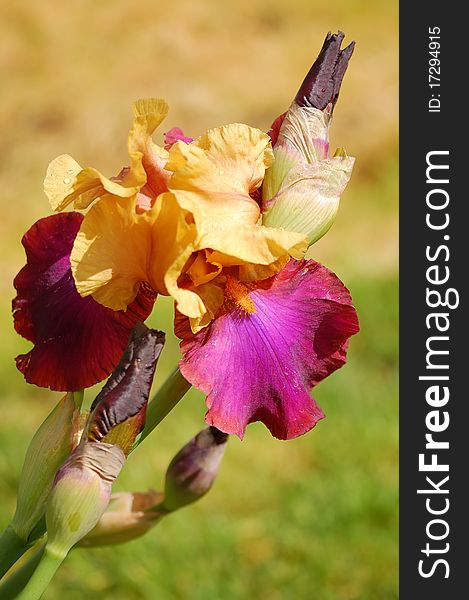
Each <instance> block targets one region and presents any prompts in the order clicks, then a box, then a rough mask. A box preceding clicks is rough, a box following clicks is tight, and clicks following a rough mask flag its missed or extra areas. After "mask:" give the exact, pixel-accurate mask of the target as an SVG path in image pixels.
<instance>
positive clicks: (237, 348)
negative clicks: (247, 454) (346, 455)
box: [176, 260, 359, 439]
mask: <svg viewBox="0 0 469 600" xmlns="http://www.w3.org/2000/svg"><path fill="white" fill-rule="evenodd" d="M358 330H359V326H358V319H357V315H356V312H355V309H354V307H353V305H352V299H351V297H350V294H349V292H348V290H347V289H346V288H345V287H344V285H343V284H342V283H341V281H340V280H339V279H338V278H337V277H336V275H334V274H333V273H332V272H331V271H329V270H328V269H326V268H325V267H323V266H321V265H320V264H319V263H316V262H314V261H311V260H310V261H304V260H302V261H295V260H291V261H290V262H289V263H288V264H287V265H286V267H285V268H284V269H283V270H282V271H281V272H280V273H278V274H277V275H276V276H274V277H272V278H270V279H267V280H265V281H262V282H258V283H257V284H242V283H240V282H239V281H237V280H232V279H231V278H227V283H226V285H225V303H224V305H223V307H222V308H221V310H220V311H219V312H218V314H217V315H216V318H215V319H214V320H213V322H212V323H210V325H209V326H208V327H207V328H205V329H203V330H201V331H199V332H198V333H197V334H193V333H192V332H191V330H190V326H189V323H188V320H187V319H184V318H182V317H181V316H178V317H177V319H176V334H177V335H178V336H179V337H180V338H182V340H183V341H182V342H181V349H182V352H183V355H184V358H183V359H182V361H181V363H180V367H181V372H182V373H183V375H184V377H185V378H186V379H187V380H188V381H190V382H191V383H192V384H193V385H195V386H196V387H198V388H199V389H201V390H202V391H203V392H204V393H205V394H207V407H208V409H209V410H208V412H207V416H206V421H207V423H208V424H210V425H214V426H215V427H217V428H219V429H221V430H222V431H224V432H226V433H234V434H236V435H238V436H240V437H242V436H243V435H244V431H245V428H246V426H247V424H248V423H251V422H253V421H262V422H263V423H265V425H266V426H267V427H268V428H269V430H270V431H271V433H272V434H273V435H274V436H275V437H277V438H280V439H290V438H294V437H296V436H298V435H301V434H303V433H305V432H307V431H309V430H310V429H311V428H312V427H314V425H315V424H316V423H317V421H318V420H319V419H321V418H323V416H324V415H323V412H322V410H321V409H320V408H319V406H318V405H317V404H316V402H315V401H314V399H313V398H311V396H310V395H309V392H310V390H311V388H312V387H314V386H315V385H316V384H317V383H319V382H320V381H321V380H322V379H324V378H325V377H327V376H328V375H329V374H330V373H332V372H333V371H335V370H336V369H338V368H339V367H341V366H342V365H343V364H344V363H345V361H346V350H347V345H348V339H349V337H350V336H352V335H354V334H355V333H357V332H358Z"/></svg>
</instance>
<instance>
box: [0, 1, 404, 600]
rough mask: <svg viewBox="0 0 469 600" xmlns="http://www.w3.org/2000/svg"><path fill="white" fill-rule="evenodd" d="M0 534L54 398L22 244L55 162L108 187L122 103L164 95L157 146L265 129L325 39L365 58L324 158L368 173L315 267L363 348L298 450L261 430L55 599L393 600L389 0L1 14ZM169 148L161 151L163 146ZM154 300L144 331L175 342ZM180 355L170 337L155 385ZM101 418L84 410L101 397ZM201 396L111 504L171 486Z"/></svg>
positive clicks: (182, 410) (197, 422)
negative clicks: (335, 288)
mask: <svg viewBox="0 0 469 600" xmlns="http://www.w3.org/2000/svg"><path fill="white" fill-rule="evenodd" d="M0 6H1V9H2V13H3V15H2V19H1V20H0V70H1V71H2V72H4V75H3V76H2V80H3V84H2V94H1V97H0V103H1V104H0V131H1V135H0V154H1V157H2V159H1V161H0V179H1V182H0V186H1V187H0V189H1V198H0V203H1V209H2V218H1V219H0V326H1V341H0V402H1V419H0V499H1V511H0V526H3V525H4V524H6V523H7V522H8V520H9V518H10V516H11V514H12V512H13V510H14V504H15V494H16V487H17V483H18V476H19V472H20V468H21V464H22V460H23V456H24V452H25V449H26V447H27V443H28V440H29V439H30V437H31V435H32V434H33V432H34V431H35V429H36V428H37V426H38V425H39V423H40V422H41V421H42V420H43V418H44V417H45V416H46V414H47V413H48V412H49V410H50V409H51V408H52V406H53V405H54V404H55V402H57V400H58V398H59V395H58V394H55V393H52V392H48V391H46V390H40V389H38V388H35V387H33V386H27V385H26V384H25V383H24V382H23V380H22V377H21V376H20V374H19V373H18V372H17V371H16V369H15V366H14V361H13V358H14V356H16V354H18V353H20V352H23V351H25V350H27V349H28V348H29V347H30V346H29V344H28V343H27V342H25V341H24V340H21V339H19V338H18V337H17V336H16V335H15V333H14V332H13V328H12V321H11V315H10V303H11V298H12V297H13V295H14V290H13V287H12V279H13V277H14V275H15V273H16V272H17V271H18V270H19V268H20V267H21V266H22V265H23V263H24V256H23V251H22V248H21V246H20V243H19V240H20V236H21V235H22V233H24V231H25V230H26V229H27V228H28V227H29V226H30V225H31V224H32V223H33V222H34V221H35V220H36V219H37V218H39V217H41V216H44V215H46V214H48V213H49V207H48V204H47V201H46V199H45V197H44V196H43V194H42V191H41V190H42V179H43V176H44V172H45V168H46V166H47V164H48V162H49V161H50V160H51V159H52V158H53V157H55V156H57V155H58V154H61V153H64V152H68V153H70V154H72V155H73V156H74V157H75V158H76V159H77V160H78V161H79V162H80V163H81V164H83V165H93V166H96V167H98V168H100V169H101V170H102V171H103V172H104V173H106V174H109V175H111V174H115V173H117V172H118V171H119V170H120V168H121V166H123V164H124V163H125V160H126V148H125V143H126V135H127V130H128V127H129V124H130V120H131V115H130V104H131V102H132V101H133V100H134V99H136V98H139V97H146V96H161V97H164V98H165V99H166V100H168V102H169V103H170V106H171V113H170V116H169V118H168V120H167V122H166V123H165V125H164V127H166V129H168V128H169V127H172V126H174V125H178V126H180V127H182V128H183V129H184V130H185V131H186V133H187V134H189V135H193V136H197V135H199V134H201V133H202V132H203V131H204V130H205V129H206V128H208V127H212V126H217V125H221V124H224V123H228V122H233V121H240V122H246V123H248V124H250V125H252V126H256V127H259V128H261V129H264V130H266V129H267V128H268V126H269V124H270V122H271V121H272V120H273V118H274V117H276V116H277V115H278V114H279V113H280V112H283V111H284V110H285V109H286V108H287V106H288V105H289V103H290V101H291V98H292V97H293V96H294V94H295V93H296V90H297V88H298V86H299V84H300V83H301V81H302V79H303V77H304V75H305V73H306V72H307V70H308V69H309V66H310V64H311V62H312V60H314V58H315V57H316V54H317V52H318V50H319V48H320V46H321V44H322V41H323V38H324V36H325V33H326V32H327V31H328V30H337V29H338V28H340V29H342V30H343V31H345V33H346V34H347V39H348V40H350V39H355V40H356V41H357V49H356V52H355V55H354V57H353V59H352V62H351V65H350V70H349V72H348V73H347V75H346V78H345V82H344V86H343V91H342V93H341V97H340V99H339V103H338V105H337V108H336V111H335V117H334V125H333V130H332V145H333V146H337V145H340V146H345V147H346V148H347V150H348V152H349V154H351V155H353V156H356V157H357V163H356V168H355V171H354V175H353V177H352V181H351V183H350V185H349V188H348V189H347V191H346V193H345V194H344V196H343V201H342V205H341V210H340V212H339V216H338V218H337V221H336V224H335V225H334V227H333V228H332V230H331V231H330V232H329V233H328V235H327V236H326V237H325V238H323V239H322V240H321V241H320V242H319V243H317V244H316V245H315V246H314V247H313V252H312V255H313V256H314V258H315V259H317V260H319V261H321V262H323V263H324V264H325V265H327V266H328V267H329V268H331V269H332V270H334V271H335V272H336V273H338V275H339V276H340V277H341V278H342V279H343V280H344V282H345V283H346V284H347V286H348V287H349V288H350V290H351V292H352V295H353V297H354V300H355V304H356V307H357V310H358V312H359V316H360V320H361V327H362V331H361V333H360V334H359V336H357V337H355V338H354V339H353V340H352V344H351V349H350V354H349V362H348V364H347V365H346V366H345V367H344V368H343V369H342V370H341V371H339V372H337V373H335V374H334V375H333V376H332V377H330V378H329V379H328V380H326V381H325V382H323V383H322V384H321V385H320V386H318V388H316V390H315V397H316V399H317V400H318V401H319V403H320V404H321V406H322V407H323V409H324V410H325V412H326V414H327V418H326V419H325V420H324V421H322V422H321V423H320V424H319V425H318V427H317V428H316V429H315V430H314V431H313V432H311V433H309V434H308V435H306V436H303V437H301V438H299V439H296V440H293V441H290V442H279V441H277V440H274V439H272V438H270V436H269V434H268V432H267V431H266V430H265V429H264V428H263V427H262V426H260V425H257V424H256V425H253V426H250V427H249V429H248V433H247V435H246V438H245V440H244V441H243V442H242V443H241V442H239V441H238V440H237V439H232V440H231V442H230V444H229V448H228V451H227V454H226V458H225V460H224V464H223V469H222V471H221V473H220V476H219V480H218V481H217V484H216V486H215V488H214V489H213V490H212V492H211V493H210V494H209V495H208V496H207V497H206V498H205V499H204V500H203V501H202V502H200V503H199V504H196V505H194V506H192V507H190V508H188V509H186V510H184V511H181V512H180V513H178V514H175V515H173V516H171V517H170V518H168V519H166V520H164V521H162V522H161V523H160V524H159V525H158V526H157V528H156V529H154V530H153V531H152V532H150V533H149V534H147V535H146V536H145V537H144V538H141V539H140V540H137V541H134V542H131V543H129V544H127V545H124V546H120V547H118V548H108V549H99V550H93V551H89V550H87V551H84V550H81V551H75V552H73V553H72V555H71V556H70V559H69V560H68V561H67V563H66V564H65V565H64V567H63V568H62V569H61V571H60V573H59V575H58V576H57V578H56V579H55V580H54V582H53V584H52V585H51V587H50V589H49V590H48V592H47V594H46V599H49V600H56V599H57V600H58V599H59V598H60V599H63V598H67V599H68V600H78V599H80V600H82V599H83V600H86V599H88V598H90V599H91V598H94V597H96V596H97V595H99V597H100V598H105V599H107V598H109V599H113V600H134V599H145V600H153V599H157V598H158V599H160V600H173V599H188V600H202V599H204V600H206V599H210V600H211V599H223V600H225V599H227V600H231V599H233V600H234V599H242V600H244V599H247V598H251V597H255V598H258V599H259V600H264V599H267V598H268V599H269V600H277V599H278V600H280V599H299V598H315V599H317V600H376V599H379V600H388V599H393V598H397V443H398V438H397V375H396V368H397V224H396V223H397V3H395V2H390V1H388V0H381V1H380V0H374V1H372V0H328V1H327V2H317V1H316V0H314V1H313V0H289V1H288V2H281V1H280V0H257V1H256V0H254V1H253V0H237V1H236V2H235V1H225V2H220V1H219V0H205V1H204V0H200V1H199V2H193V1H189V0H173V1H172V2H170V3H157V2H150V1H149V0H140V1H138V2H130V1H126V0H113V1H112V2H111V1H110V0H94V1H91V0H82V1H78V0H76V1H73V0H71V1H70V2H67V3H61V2H59V1H54V0H50V1H42V0H38V1H37V2H21V3H20V2H13V3H8V4H7V3H6V2H0ZM156 139H157V141H158V136H157V137H156ZM170 314H171V305H170V303H169V302H168V301H164V300H163V301H162V302H160V303H159V305H158V309H157V311H156V312H155V313H154V315H153V316H152V323H153V324H154V325H158V326H160V327H162V328H164V329H166V330H169V329H170V325H169V323H170ZM177 356H178V346H177V341H176V340H175V339H174V338H172V337H171V336H170V337H169V341H168V344H167V347H166V348H165V352H164V356H163V358H162V361H161V367H160V369H159V373H158V380H157V382H156V385H159V384H160V383H161V382H162V381H163V379H164V377H165V375H166V374H167V373H168V372H169V371H170V370H171V368H172V366H173V365H174V363H175V361H176V360H177ZM90 399H91V398H90ZM203 415H204V403H203V398H202V397H201V396H200V395H199V394H198V393H196V392H191V393H190V394H189V395H188V396H187V397H186V398H185V399H184V401H183V402H181V404H180V405H179V406H178V407H177V408H176V409H175V410H174V412H173V413H171V414H170V416H169V417H168V418H167V419H166V420H165V421H164V423H163V424H162V425H161V427H160V428H159V429H158V430H157V431H155V432H154V433H153V434H152V436H151V437H150V438H149V439H148V440H147V441H146V442H145V443H144V444H143V445H142V446H141V447H140V448H139V450H138V451H137V452H135V453H134V454H133V455H132V457H131V458H130V460H129V461H128V464H127V465H126V467H125V469H124V471H123V473H122V475H121V476H120V478H119V480H118V483H117V485H116V488H118V489H128V490H143V489H147V488H148V487H155V488H158V487H160V486H161V483H162V477H163V473H164V469H165V467H166V465H167V463H168V461H169V460H170V458H171V457H172V455H173V454H174V453H175V452H176V451H177V450H178V448H179V447H180V446H181V445H182V444H183V443H184V442H185V441H186V440H188V439H189V438H190V437H191V436H192V435H193V434H195V433H196V432H197V430H198V429H200V428H201V427H202V426H203Z"/></svg>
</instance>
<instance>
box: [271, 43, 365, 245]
mask: <svg viewBox="0 0 469 600" xmlns="http://www.w3.org/2000/svg"><path fill="white" fill-rule="evenodd" d="M343 37H344V34H343V33H341V32H339V33H338V34H335V35H331V34H330V33H329V34H328V36H327V37H326V41H325V42H324V46H323V48H322V50H321V53H320V54H319V57H318V59H317V60H316V62H315V63H314V65H313V66H312V67H311V69H310V71H309V73H308V75H307V76H306V78H305V80H304V82H303V84H302V86H301V87H300V90H299V92H298V94H297V96H296V98H295V100H294V101H293V103H292V105H291V106H290V108H289V110H288V111H287V112H286V113H285V115H283V116H282V117H280V118H279V119H277V120H276V122H275V127H273V130H272V132H271V136H272V142H273V145H274V156H275V161H274V163H273V165H272V167H271V168H270V169H268V170H267V172H266V176H265V179H264V183H263V186H262V201H263V210H264V215H263V219H262V223H263V225H266V226H268V227H283V228H284V229H287V230H289V231H295V232H297V233H303V234H304V235H305V236H306V237H307V240H308V244H309V245H311V244H313V243H314V242H316V241H317V240H319V239H320V238H321V237H322V236H323V235H324V234H325V233H326V232H327V231H328V230H329V228H330V227H331V226H332V224H333V222H334V220H335V217H336V214H337V211H338V208H339V202H340V196H341V194H342V192H343V191H344V189H345V187H346V185H347V183H348V181H349V179H350V176H351V174H352V168H353V164H354V160H355V159H354V158H351V157H349V156H347V155H346V153H345V151H343V150H341V151H340V152H336V154H335V155H334V156H333V157H332V158H329V127H330V123H331V115H332V109H333V106H334V104H335V102H336V101H337V97H338V94H339V89H340V85H341V83H342V79H343V76H344V74H345V70H346V68H347V65H348V61H349V59H350V56H351V55H352V52H353V48H354V43H353V42H352V44H350V45H349V46H348V47H347V48H345V49H344V50H340V45H341V43H342V40H343Z"/></svg>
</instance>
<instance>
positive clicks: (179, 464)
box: [161, 427, 228, 511]
mask: <svg viewBox="0 0 469 600" xmlns="http://www.w3.org/2000/svg"><path fill="white" fill-rule="evenodd" d="M227 441H228V435H227V434H226V433H223V432H222V431H220V430H219V429H217V428H216V427H207V428H206V429H203V430H202V431H201V432H200V433H198V434H197V435H196V436H195V437H194V438H192V439H191V440H190V442H188V443H187V444H186V445H185V446H184V447H183V448H182V449H181V450H180V451H179V452H178V453H177V454H176V456H175V457H174V458H173V460H172V461H171V463H170V464H169V466H168V470H167V471H166V480H165V490H164V493H165V497H164V502H163V503H162V505H161V508H163V509H165V510H167V511H173V510H177V509H179V508H182V507H183V506H186V505H187V504H191V503H192V502H195V501H196V500H199V498H201V497H202V496H204V495H205V494H206V493H207V492H208V491H209V489H210V488H211V487H212V485H213V483H214V481H215V479H216V477H217V474H218V469H219V467H220V463H221V459H222V458H223V455H224V453H225V449H226V443H227Z"/></svg>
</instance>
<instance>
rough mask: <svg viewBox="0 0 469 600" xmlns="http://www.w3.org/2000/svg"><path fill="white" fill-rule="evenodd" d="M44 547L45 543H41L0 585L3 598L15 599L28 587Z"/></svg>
mask: <svg viewBox="0 0 469 600" xmlns="http://www.w3.org/2000/svg"><path fill="white" fill-rule="evenodd" d="M44 548H45V546H44V544H41V545H40V546H39V547H38V548H37V549H36V550H35V551H33V553H32V554H31V556H29V558H27V560H26V561H25V562H24V563H23V564H22V565H21V566H20V567H19V568H17V569H16V570H15V571H14V572H13V573H12V574H11V575H9V576H8V577H7V578H6V579H5V581H4V582H2V584H1V585H0V598H1V599H2V600H13V598H16V597H17V596H18V594H19V593H20V592H21V591H22V590H23V589H24V588H25V587H26V584H27V583H28V581H29V580H30V579H31V577H32V575H33V573H34V571H35V570H36V567H37V565H38V564H39V561H40V560H41V558H42V555H43V553H44Z"/></svg>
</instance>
